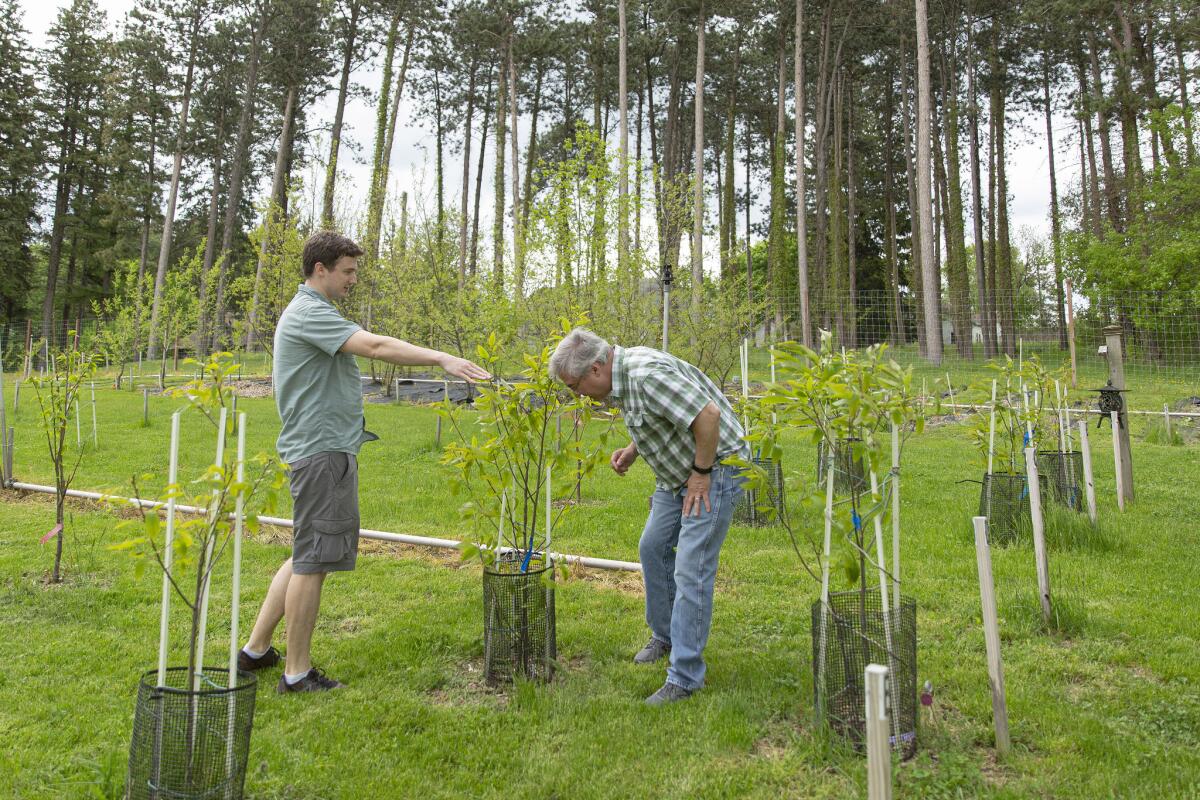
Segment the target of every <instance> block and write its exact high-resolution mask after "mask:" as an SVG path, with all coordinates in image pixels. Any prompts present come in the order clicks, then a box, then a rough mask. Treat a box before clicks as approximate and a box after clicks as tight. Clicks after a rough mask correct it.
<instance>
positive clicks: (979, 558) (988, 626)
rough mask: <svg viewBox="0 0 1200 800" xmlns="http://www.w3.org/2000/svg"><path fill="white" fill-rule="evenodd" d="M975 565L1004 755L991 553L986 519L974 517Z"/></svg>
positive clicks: (1001, 680)
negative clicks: (977, 571) (977, 572)
mask: <svg viewBox="0 0 1200 800" xmlns="http://www.w3.org/2000/svg"><path fill="white" fill-rule="evenodd" d="M972 522H974V524H975V564H976V566H977V567H978V568H979V602H980V605H981V607H982V609H983V643H984V646H985V647H986V648H987V665H988V686H989V687H990V688H991V690H992V722H993V723H994V724H995V726H996V750H997V751H999V752H1000V753H1001V754H1002V755H1003V754H1004V753H1007V752H1008V750H1009V748H1010V746H1011V742H1010V741H1009V738H1008V703H1007V701H1006V699H1005V696H1004V666H1003V664H1002V663H1001V662H1000V623H999V621H998V619H997V615H996V586H995V584H994V583H993V582H992V551H991V548H990V547H989V546H988V539H987V517H975V518H973V520H972Z"/></svg>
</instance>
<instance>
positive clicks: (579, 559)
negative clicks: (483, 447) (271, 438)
mask: <svg viewBox="0 0 1200 800" xmlns="http://www.w3.org/2000/svg"><path fill="white" fill-rule="evenodd" d="M11 486H12V488H13V489H18V490H20V491H22V492H39V493H41V494H54V492H55V489H54V487H53V486H42V485H40V484H36V483H23V482H21V481H13V483H12V484H11ZM67 496H68V497H78V498H81V499H83V500H105V499H107V500H117V501H124V502H126V503H129V504H130V505H140V506H141V507H142V508H159V507H161V506H162V505H163V504H162V503H157V502H155V501H153V500H134V499H133V498H130V497H119V496H117V495H106V494H101V493H100V492H85V491H82V490H80V489H68V490H67ZM171 502H174V501H171ZM175 510H176V511H178V512H180V513H182V514H203V513H205V510H204V509H203V508H199V507H197V506H185V505H176V506H175ZM258 521H259V522H261V523H263V524H265V525H277V526H279V527H281V528H292V527H295V525H294V523H293V522H292V520H290V519H286V518H283V517H259V518H258ZM358 533H359V536H361V537H362V538H364V539H378V540H380V541H383V542H396V543H397V544H415V545H420V546H422V547H444V548H447V549H452V550H457V549H458V548H459V546H460V545H461V544H462V542H460V541H458V540H457V539H437V538H434V537H431V536H414V535H413V534H410V533H392V532H391V531H377V530H372V529H370V528H360V529H359V532H358ZM482 546H484V547H486V545H482ZM511 549H512V548H509V547H502V548H500V552H502V553H504V552H508V551H509V550H511ZM550 556H551V557H552V558H555V559H560V560H562V561H564V562H566V563H568V564H579V565H580V566H583V567H592V568H593V569H611V570H620V571H624V572H641V571H642V565H641V564H639V563H637V562H636V561H618V560H616V559H612V558H595V557H593V556H578V555H571V554H570V553H551V554H550Z"/></svg>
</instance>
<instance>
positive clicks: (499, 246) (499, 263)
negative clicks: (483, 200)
mask: <svg viewBox="0 0 1200 800" xmlns="http://www.w3.org/2000/svg"><path fill="white" fill-rule="evenodd" d="M509 25H510V26H511V20H510V21H509ZM511 60H512V31H511V29H510V30H509V32H508V34H507V35H506V36H505V40H504V58H503V59H502V60H501V61H500V76H499V78H498V80H497V84H496V85H497V89H496V147H495V150H496V164H495V175H494V179H493V181H492V196H493V201H494V203H495V205H494V208H495V213H494V214H493V216H492V287H493V290H494V291H495V293H496V294H497V295H500V294H503V293H504V162H505V156H504V148H505V146H506V144H507V138H506V137H507V133H508V123H507V121H506V120H505V116H506V115H507V113H508V65H509V62H510V61H511Z"/></svg>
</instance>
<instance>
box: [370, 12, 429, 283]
mask: <svg viewBox="0 0 1200 800" xmlns="http://www.w3.org/2000/svg"><path fill="white" fill-rule="evenodd" d="M416 28H417V25H416V22H414V21H410V22H409V23H408V32H407V33H406V34H405V38H404V54H403V55H402V56H401V57H400V74H399V75H398V76H397V77H396V90H395V91H394V92H392V94H391V98H390V99H391V108H390V109H389V110H388V111H387V112H386V113H387V129H386V132H385V133H384V137H383V147H382V149H378V140H377V143H376V147H377V155H378V156H379V160H378V162H377V163H376V167H375V171H374V172H373V174H372V176H371V178H372V180H371V184H372V186H371V200H370V204H369V206H368V208H367V242H366V246H365V247H364V248H363V249H364V250H365V251H366V256H367V264H368V266H370V267H374V265H375V264H376V263H378V261H379V244H380V241H379V240H380V236H381V231H382V230H383V209H384V206H385V205H386V204H387V187H388V173H389V172H390V171H391V164H392V144H393V143H394V142H395V139H396V119H397V117H398V116H399V115H400V98H401V97H402V96H403V95H404V82H405V80H406V79H407V77H408V62H409V57H410V56H411V55H412V43H413V35H414V34H415V32H416ZM389 77H390V76H389ZM384 102H385V98H382V97H381V99H380V103H381V104H383V103H384ZM381 110H382V109H381ZM378 122H379V119H378V118H377V119H376V124H377V125H378ZM378 133H379V130H378V127H377V129H376V134H377V135H378Z"/></svg>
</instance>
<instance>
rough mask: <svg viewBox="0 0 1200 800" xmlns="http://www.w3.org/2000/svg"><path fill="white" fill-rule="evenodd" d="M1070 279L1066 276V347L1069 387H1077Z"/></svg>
mask: <svg viewBox="0 0 1200 800" xmlns="http://www.w3.org/2000/svg"><path fill="white" fill-rule="evenodd" d="M1073 294H1074V292H1072V287H1071V279H1070V278H1067V349H1068V350H1069V351H1070V353H1071V388H1072V389H1075V388H1077V387H1078V376H1077V375H1076V373H1075V301H1074V300H1073V299H1072V295H1073Z"/></svg>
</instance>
